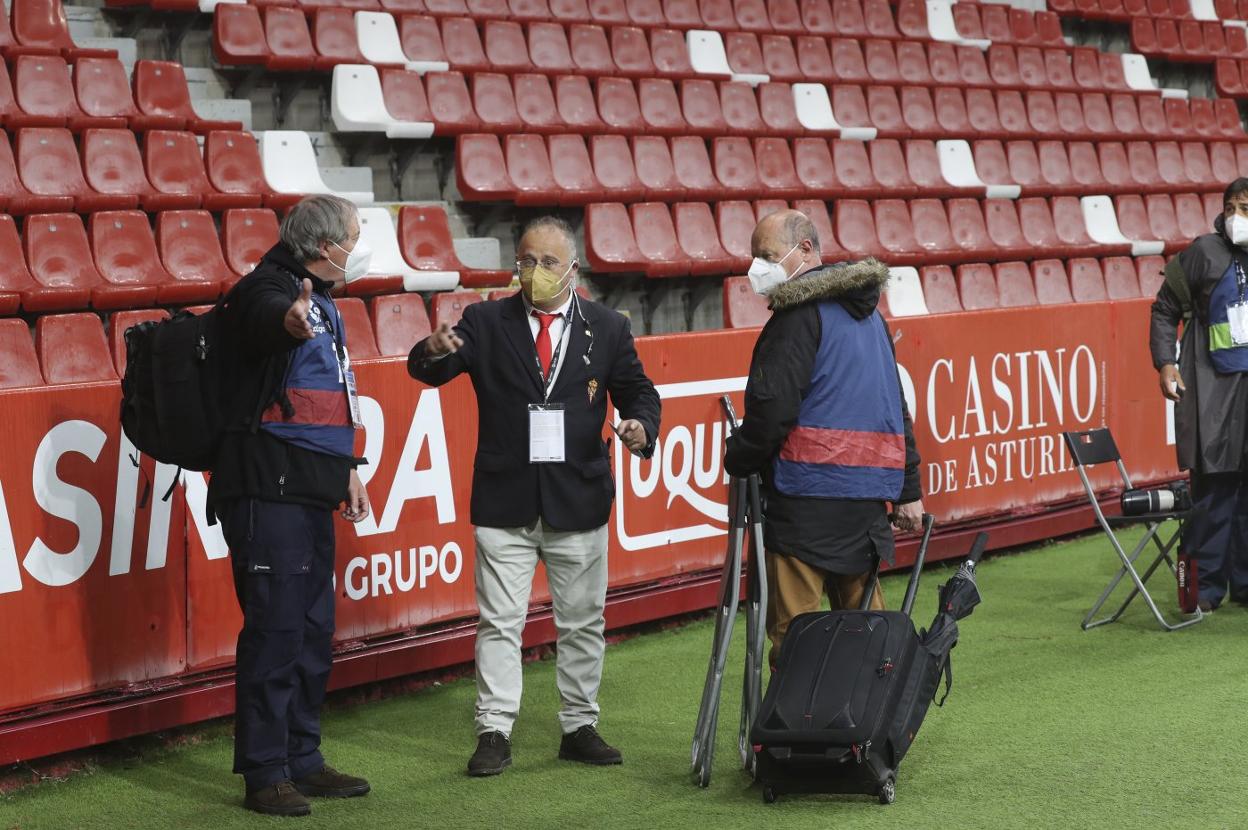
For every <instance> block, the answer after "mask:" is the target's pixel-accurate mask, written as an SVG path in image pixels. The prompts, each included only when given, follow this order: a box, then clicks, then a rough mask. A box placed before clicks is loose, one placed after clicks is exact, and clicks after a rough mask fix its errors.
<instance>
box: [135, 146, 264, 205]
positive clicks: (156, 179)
mask: <svg viewBox="0 0 1248 830" xmlns="http://www.w3.org/2000/svg"><path fill="white" fill-rule="evenodd" d="M143 160H144V163H145V164H146V169H147V178H148V180H149V181H151V183H152V187H154V188H155V189H156V190H157V191H158V192H160V193H163V194H165V195H167V196H170V197H180V198H182V199H184V200H185V201H184V202H183V203H181V204H179V205H178V207H182V208H194V207H198V206H199V205H200V204H202V205H203V206H204V208H206V209H207V210H228V209H230V208H241V207H248V206H254V205H255V198H254V196H253V195H251V194H239V195H236V194H232V193H220V192H218V191H217V190H215V189H214V188H213V186H212V185H211V184H209V183H208V175H207V173H206V172H205V170H204V158H203V155H201V153H200V149H199V143H198V142H197V141H196V140H195V136H193V135H191V134H190V133H185V132H170V131H165V130H152V131H151V132H149V133H147V135H145V136H144V137H143Z"/></svg>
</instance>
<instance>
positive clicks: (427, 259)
mask: <svg viewBox="0 0 1248 830" xmlns="http://www.w3.org/2000/svg"><path fill="white" fill-rule="evenodd" d="M399 248H400V250H401V251H402V252H403V258H404V259H405V260H407V264H408V265H411V266H412V267H413V268H415V269H416V270H418V271H458V272H459V284H460V285H462V286H465V287H467V288H485V287H488V286H496V285H507V284H508V283H510V282H511V275H512V272H511V271H510V270H508V269H487V268H469V267H468V266H466V265H464V264H463V262H461V261H460V259H459V256H458V255H457V254H456V253H455V243H454V241H453V240H452V238H451V228H450V225H449V224H448V223H447V218H446V211H445V210H443V209H442V208H441V207H439V206H437V205H421V206H416V205H404V206H403V208H402V209H401V210H400V211H399Z"/></svg>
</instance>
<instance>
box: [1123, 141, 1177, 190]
mask: <svg viewBox="0 0 1248 830" xmlns="http://www.w3.org/2000/svg"><path fill="white" fill-rule="evenodd" d="M1134 144H1135V142H1132V143H1131V144H1129V145H1127V150H1128V152H1130V150H1131V147H1132V145H1134ZM1153 152H1154V153H1156V154H1157V172H1158V175H1159V176H1160V177H1161V181H1162V183H1163V184H1164V185H1168V186H1169V187H1168V188H1167V189H1174V188H1176V187H1181V188H1184V189H1186V188H1188V187H1190V186H1191V184H1192V182H1191V181H1190V180H1189V179H1188V177H1187V166H1186V165H1185V164H1184V160H1183V151H1182V150H1180V149H1179V145H1178V144H1177V143H1175V142H1173V141H1158V142H1156V143H1155V144H1154V145H1153Z"/></svg>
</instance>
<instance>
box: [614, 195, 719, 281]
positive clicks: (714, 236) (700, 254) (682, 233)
mask: <svg viewBox="0 0 1248 830" xmlns="http://www.w3.org/2000/svg"><path fill="white" fill-rule="evenodd" d="M672 221H673V222H674V223H675V226H676V241H677V243H678V244H679V246H680V249H681V250H682V251H684V252H685V253H686V254H687V255H688V257H689V260H690V273H691V274H692V275H693V276H703V275H707V274H713V275H721V274H727V273H728V272H729V271H730V270H732V266H733V264H734V260H733V258H732V257H730V256H729V255H728V252H727V251H725V250H724V247H723V245H721V244H720V241H719V228H718V227H717V226H716V224H715V217H714V216H713V215H712V214H711V208H710V206H709V205H707V204H706V203H705V202H681V203H680V204H676V205H672ZM635 225H636V222H634V226H635Z"/></svg>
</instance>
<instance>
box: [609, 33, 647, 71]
mask: <svg viewBox="0 0 1248 830" xmlns="http://www.w3.org/2000/svg"><path fill="white" fill-rule="evenodd" d="M611 57H612V61H613V62H614V63H615V66H616V68H617V69H618V70H619V72H620V74H621V75H625V76H627V77H630V78H652V77H654V75H655V67H654V58H653V57H652V56H651V54H650V44H649V43H648V42H647V41H646V33H645V32H643V31H642V30H641V29H638V28H636V27H633V26H616V27H615V28H613V29H612V30H611Z"/></svg>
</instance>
